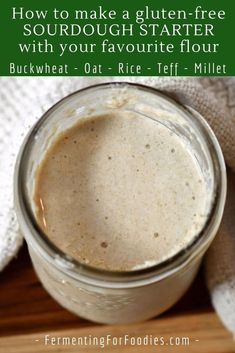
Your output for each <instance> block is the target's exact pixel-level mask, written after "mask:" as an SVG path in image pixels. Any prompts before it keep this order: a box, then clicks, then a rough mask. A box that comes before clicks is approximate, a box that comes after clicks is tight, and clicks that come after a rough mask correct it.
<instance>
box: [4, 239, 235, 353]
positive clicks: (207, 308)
mask: <svg viewBox="0 0 235 353" xmlns="http://www.w3.org/2000/svg"><path fill="white" fill-rule="evenodd" d="M0 286H1V287H0V353H17V352H18V353H19V352H20V353H34V352H35V353H36V352H37V353H40V352H91V353H92V352H94V353H96V352H111V353H112V352H128V353H138V352H144V353H145V352H146V353H148V352H160V353H161V352H179V353H180V352H189V353H191V352H193V353H197V352H202V353H228V352H235V343H234V341H233V339H232V336H231V334H229V333H228V332H227V331H226V329H225V328H224V327H223V326H222V324H221V323H220V321H219V319H218V318H217V316H216V314H215V313H214V312H213V310H212V308H211V305H210V301H209V297H208V293H207V290H206V288H205V285H204V282H203V276H202V273H199V275H198V277H197V279H196V281H195V282H194V284H193V286H192V287H191V288H190V290H189V291H188V293H187V294H186V295H185V296H184V297H183V298H182V299H181V300H180V302H179V303H177V304H176V305H175V306H174V308H172V309H170V310H168V311H167V312H166V313H164V314H163V315H161V316H160V317H158V318H154V319H152V320H149V321H147V322H142V323H138V324H133V325H122V326H108V325H98V324H94V323H91V322H88V321H86V320H83V319H81V318H79V317H76V316H75V315H73V314H71V313H69V312H67V311H66V310H64V309H63V308H61V307H60V306H59V305H58V304H57V303H56V302H55V301H54V300H53V299H51V298H50V296H49V295H48V294H47V292H46V291H45V290H44V289H43V288H42V286H41V284H40V282H39V281H38V279H37V277H36V275H35V274H34V271H33V269H32V265H31V262H30V259H29V255H28V252H27V249H26V246H25V245H24V247H23V248H22V249H21V251H20V253H19V255H18V258H17V259H15V260H14V261H13V262H12V263H11V264H10V265H9V266H8V268H7V269H6V270H5V271H4V272H3V273H1V274H0ZM109 334H110V335H113V336H117V337H122V336H124V335H129V336H130V337H131V336H135V337H137V336H141V337H143V336H145V335H153V336H164V339H165V341H167V340H169V338H170V336H174V337H176V336H179V337H182V336H184V337H187V336H188V337H190V345H189V346H183V345H181V346H169V345H165V346H155V347H154V346H150V345H148V346H143V345H142V346H131V345H128V346H125V347H123V346H118V347H117V346H113V345H109V346H107V347H105V348H103V349H102V348H100V347H98V346H86V345H84V346H72V345H69V346H61V345H47V346H45V344H44V337H45V335H51V336H56V337H61V336H62V337H67V336H70V337H73V336H75V337H78V336H79V337H84V336H89V335H92V336H97V337H101V336H105V335H109Z"/></svg>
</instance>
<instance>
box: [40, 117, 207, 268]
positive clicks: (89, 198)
mask: <svg viewBox="0 0 235 353" xmlns="http://www.w3.org/2000/svg"><path fill="white" fill-rule="evenodd" d="M36 174H37V175H36V181H35V196H34V199H35V204H36V206H37V209H38V212H37V218H38V221H39V223H40V225H41V227H42V228H43V230H44V231H45V233H46V234H47V236H48V237H49V238H50V240H51V241H52V242H54V243H55V244H56V245H57V246H58V247H59V248H60V249H62V250H63V251H64V252H65V253H66V254H68V255H70V256H72V257H74V258H75V259H77V260H78V261H80V262H82V263H86V264H89V265H91V266H95V267H98V268H101V269H108V270H118V271H127V270H133V269H137V268H144V267H148V266H150V265H153V264H156V263H159V262H161V261H163V260H165V259H167V258H169V257H170V256H171V255H173V254H175V253H176V252H178V251H179V250H180V249H182V248H183V247H184V246H185V245H187V244H188V243H189V242H190V241H191V240H192V239H193V238H194V236H195V235H196V234H197V233H198V232H199V231H200V230H201V228H202V227H203V225H204V223H205V219H206V217H207V195H206V185H205V181H204V179H203V176H202V173H201V171H200V169H199V166H198V164H197V162H196V159H195V157H194V156H193V155H192V154H191V152H190V150H189V148H188V147H187V146H186V145H185V144H184V142H183V140H182V139H181V138H180V137H178V136H177V135H176V134H174V133H173V132H172V131H171V130H169V129H168V128H167V127H165V126H164V125H162V124H161V123H159V122H156V121H153V120H151V119H149V118H145V117H142V116H141V115H138V114H135V113H130V112H118V111H117V112H116V113H115V112H113V111H112V112H110V113H109V114H108V113H107V114H106V115H100V116H95V117H94V116H93V117H92V118H84V119H81V120H80V121H79V122H78V123H77V124H76V125H74V126H73V127H72V128H70V129H68V130H66V131H65V132H63V133H61V134H60V135H59V136H58V137H57V138H56V139H55V141H54V143H53V144H52V145H51V147H50V148H49V150H48V151H47V153H46V154H45V156H44V159H43V161H42V162H41V164H40V166H39V167H38V170H37V173H36Z"/></svg>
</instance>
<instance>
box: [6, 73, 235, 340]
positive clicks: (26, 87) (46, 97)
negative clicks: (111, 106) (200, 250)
mask: <svg viewBox="0 0 235 353" xmlns="http://www.w3.org/2000/svg"><path fill="white" fill-rule="evenodd" d="M106 81H131V82H139V83H142V84H147V85H150V86H154V87H157V88H159V89H162V90H165V91H168V92H170V93H171V94H173V95H176V96H177V97H178V99H180V100H181V102H183V103H186V104H188V105H190V106H192V107H193V108H195V109H196V110H198V111H199V112H200V113H201V114H202V115H203V116H204V117H206V119H207V121H208V122H209V124H210V125H211V127H212V128H213V130H214V132H215V133H216V135H217V138H218V140H219V142H220V144H221V146H222V149H223V152H224V155H225V159H226V162H227V165H228V166H229V167H231V169H232V170H233V171H234V172H235V77H224V78H206V77H204V78H197V77H195V78H194V77H1V78H0V102H1V109H0V181H1V182H0V205H1V207H0V270H2V269H3V268H4V267H5V266H6V265H7V263H8V262H9V261H10V260H11V259H12V257H13V256H15V254H16V253H17V250H18V249H19V247H20V245H21V244H22V237H21V235H20V233H19V231H18V225H17V221H16V217H15V213H14V209H13V182H12V180H13V170H14V164H15V158H16V155H17V152H18V150H19V147H20V145H21V143H22V140H23V138H24V136H25V134H26V133H27V131H28V129H29V127H30V126H32V124H34V123H35V121H36V120H37V119H38V118H39V117H40V116H41V115H42V113H43V112H45V111H46V110H47V109H48V108H49V107H50V106H51V105H52V104H54V103H55V102H56V101H58V100H59V99H60V98H62V97H64V96H66V95H67V94H69V93H71V92H73V91H75V90H77V89H79V88H81V87H84V86H87V85H91V84H96V83H101V82H106ZM231 178H233V179H231V181H230V182H229V191H228V194H229V198H228V201H227V205H226V210H225V215H224V217H223V221H222V225H221V227H220V231H219V234H218V236H217V237H216V239H215V241H214V242H213V244H212V246H211V248H210V249H209V251H208V253H207V255H206V258H205V272H206V279H207V284H208V288H209V290H210V294H211V297H212V303H213V305H214V307H215V309H216V310H217V312H218V314H219V316H220V318H221V320H222V321H223V322H224V324H225V325H226V326H227V327H228V329H229V330H231V331H232V332H233V333H235V217H234V215H233V214H232V210H234V207H235V201H234V200H235V177H233V176H232V177H231Z"/></svg>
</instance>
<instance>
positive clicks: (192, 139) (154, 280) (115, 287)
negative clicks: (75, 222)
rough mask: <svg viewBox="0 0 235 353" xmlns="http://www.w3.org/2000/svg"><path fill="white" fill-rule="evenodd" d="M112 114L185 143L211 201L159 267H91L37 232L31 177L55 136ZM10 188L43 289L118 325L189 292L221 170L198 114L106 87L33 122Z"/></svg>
mask: <svg viewBox="0 0 235 353" xmlns="http://www.w3.org/2000/svg"><path fill="white" fill-rule="evenodd" d="M127 97H132V98H133V97H134V98H135V99H129V98H128V99H127ZM114 98H115V99H114ZM117 109H118V110H120V111H122V110H125V111H134V112H136V113H138V114H142V115H144V116H146V118H151V119H155V120H156V119H158V121H159V119H160V120H161V123H162V124H165V125H166V126H168V127H170V129H172V131H174V132H175V133H177V134H178V135H179V136H181V137H182V138H183V139H184V141H186V143H188V144H190V147H191V149H192V151H193V153H194V155H195V156H196V158H197V161H198V164H199V166H200V168H201V171H202V173H203V175H204V176H205V180H206V182H207V184H208V185H207V186H208V192H209V194H210V199H211V205H210V210H209V216H208V219H207V221H206V222H205V224H204V227H203V229H201V231H200V232H199V234H197V235H195V237H194V238H193V240H192V241H191V242H190V243H189V244H187V245H186V246H185V247H184V248H182V249H181V250H180V251H178V253H176V254H175V255H174V256H171V257H170V258H168V259H167V260H164V261H163V262H161V263H158V264H156V265H153V266H150V267H147V268H144V269H136V270H133V271H123V272H118V271H117V272H114V271H106V270H100V269H98V268H93V267H90V266H88V265H86V264H82V263H79V262H78V261H76V260H75V259H73V258H71V257H70V256H68V255H66V254H65V253H63V252H62V251H61V250H60V249H58V248H57V247H56V246H55V244H53V243H52V242H51V241H50V240H49V239H48V238H47V236H46V234H44V233H43V232H42V230H41V229H40V227H39V226H38V224H37V222H36V217H35V205H34V202H33V190H34V182H35V171H36V169H37V166H38V165H39V163H40V161H41V160H42V158H43V156H44V155H45V151H46V150H47V149H48V147H49V146H50V143H51V142H52V141H53V139H54V138H55V136H57V134H58V133H60V132H61V131H63V130H65V129H67V128H69V127H71V126H72V125H74V123H75V122H76V121H77V120H78V119H80V118H82V117H83V116H85V115H86V116H87V115H89V116H92V115H93V114H98V113H105V112H106V111H107V110H108V111H109V112H110V110H117ZM159 112H160V114H159ZM14 190H15V208H16V212H17V216H18V221H19V224H20V228H21V231H22V234H23V235H24V237H25V239H26V242H27V244H28V248H29V253H30V256H31V259H32V262H33V265H34V268H35V271H36V273H37V274H38V277H39V278H40V280H41V282H42V284H43V286H44V287H45V288H46V290H47V291H48V292H49V293H50V294H51V295H52V297H53V298H55V299H56V300H57V301H58V302H59V303H60V304H61V305H62V306H63V307H65V308H67V309H68V310H70V311H72V312H73V313H75V314H77V315H79V316H82V317H84V318H87V319H89V320H93V321H96V322H100V323H109V324H117V323H128V322H135V321H140V320H145V319H148V318H151V317H153V316H156V315H158V314H160V313H162V312H163V311H165V310H167V309H168V308H169V307H171V306H172V305H173V304H174V303H175V302H176V301H177V300H178V299H179V298H180V297H181V296H182V295H183V294H184V293H185V291H186V290H187V289H188V287H189V286H190V284H191V283H192V281H193V279H194V277H195V275H196V273H197V271H198V268H199V265H200V263H201V260H202V257H203V255H204V253H205V251H206V250H207V248H208V247H209V245H210V243H211V242H212V240H213V238H214V237H215V235H216V232H217V230H218V227H219V224H220V221H221V217H222V213H223V208H224V203H225V196H226V171H225V164H224V159H223V155H222V152H221V149H220V146H219V144H218V142H217V140H216V137H215V135H214V133H213V132H212V130H211V129H210V127H209V126H208V124H207V123H206V121H205V120H204V119H203V118H202V116H201V115H200V114H199V113H197V112H196V111H194V110H193V109H192V108H190V107H186V106H182V105H181V104H179V103H178V102H176V101H174V100H173V99H171V98H169V97H168V96H167V95H165V94H163V93H161V92H159V91H157V90H156V89H153V88H150V87H146V86H143V85H138V84H130V83H123V82H122V83H105V84H101V85H96V86H91V87H87V88H85V89H82V90H80V91H77V92H75V93H73V94H71V95H69V96H68V97H66V98H64V99H62V100H61V101H60V102H58V103H57V104H55V105H54V106H53V107H52V108H51V109H50V110H49V111H47V112H46V113H45V114H44V115H43V117H42V118H41V119H40V120H39V121H38V122H37V123H36V125H35V126H34V127H33V128H32V130H31V131H30V132H29V134H28V136H27V137H26V139H25V141H24V143H23V145H22V147H21V150H20V152H19V156H18V159H17V163H16V168H15V186H14Z"/></svg>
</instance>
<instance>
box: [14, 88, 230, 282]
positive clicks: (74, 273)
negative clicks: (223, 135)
mask: <svg viewBox="0 0 235 353" xmlns="http://www.w3.org/2000/svg"><path fill="white" fill-rule="evenodd" d="M128 86H129V87H133V86H134V87H136V88H138V89H140V90H144V91H145V92H149V93H153V94H155V95H158V96H160V97H162V98H163V99H165V100H167V101H168V102H170V103H172V104H174V105H175V106H176V107H178V109H180V110H181V111H183V112H184V113H186V114H187V115H188V116H191V117H193V119H195V121H196V122H197V124H199V125H200V127H201V128H203V132H204V134H205V136H204V138H207V139H208V145H209V148H210V153H212V154H213V157H214V158H213V159H212V160H213V164H214V165H213V167H214V168H215V169H216V171H217V174H216V178H215V197H214V202H213V204H212V205H211V209H210V213H209V216H208V219H207V221H206V223H205V224H204V227H203V228H202V229H201V231H200V232H199V233H198V234H197V235H195V237H194V238H193V240H192V241H191V242H190V243H188V244H186V245H185V247H183V248H181V249H180V250H179V251H178V252H177V253H176V254H174V255H172V256H170V257H169V258H167V259H165V260H163V261H162V262H160V263H157V264H155V265H152V266H149V267H146V268H142V269H136V270H130V271H112V270H106V269H99V268H95V267H92V266H89V265H87V264H84V263H81V262H79V261H78V260H76V259H74V258H73V257H71V256H68V255H67V254H66V253H65V252H63V251H62V250H61V249H59V248H58V247H57V246H56V245H55V244H54V243H53V242H52V241H51V240H50V239H49V238H48V237H47V236H46V234H45V233H44V232H43V231H42V229H41V228H40V227H39V225H38V224H37V222H36V220H35V217H34V216H33V213H32V210H31V207H30V206H29V203H28V200H27V195H26V192H25V184H24V175H25V172H26V168H27V161H28V157H29V155H30V152H29V151H30V146H31V143H33V140H34V136H35V134H36V132H37V131H38V129H39V128H40V127H41V126H42V125H43V124H44V123H45V122H46V121H47V119H49V118H50V115H51V113H53V112H54V111H55V110H56V109H58V108H59V107H60V106H61V105H63V104H64V102H66V101H67V100H68V99H69V98H71V97H73V96H75V95H78V94H81V93H86V92H89V91H91V90H97V89H99V88H121V87H128ZM225 197H226V168H225V162H224V158H223V154H222V151H221V148H220V145H219V143H218V141H217V138H216V137H215V135H214V132H213V131H212V129H211V128H210V126H209V125H208V123H207V122H206V121H205V119H204V118H203V117H202V115H201V114H199V113H198V112H197V111H195V110H194V109H192V108H191V107H188V106H185V105H183V104H181V103H180V102H178V101H177V100H176V99H175V98H172V96H170V95H168V94H167V93H165V92H164V93H163V92H162V91H160V90H158V89H156V88H153V87H150V86H146V85H142V84H139V83H130V82H125V81H121V82H119V81H118V82H105V83H101V84H96V85H92V86H87V87H85V88H82V89H79V90H77V91H75V92H73V93H71V94H69V95H67V96H66V97H64V98H62V99H61V100H59V101H58V102H57V103H55V104H54V105H53V106H52V107H51V108H50V109H49V110H47V111H46V112H45V113H44V114H43V115H42V117H41V118H40V119H39V120H38V121H37V122H36V124H35V125H34V126H33V128H32V129H31V130H30V131H29V133H28V135H27V136H26V138H25V140H24V143H23V144H22V146H21V149H20V152H19V154H18V157H17V162H16V166H15V175H14V198H15V208H16V211H17V216H18V219H19V223H20V228H22V230H23V229H28V230H29V232H28V233H30V234H31V235H32V236H31V237H30V239H27V237H26V240H27V241H29V242H30V243H31V244H33V246H34V247H35V248H37V249H38V250H39V252H41V254H42V255H44V257H45V258H46V259H47V260H48V261H49V262H52V263H53V264H54V265H55V266H58V267H59V268H60V269H61V270H62V271H65V272H66V273H67V274H70V276H71V277H73V278H75V279H76V278H79V279H81V277H82V278H83V279H85V280H86V278H87V279H88V278H90V279H94V280H97V281H98V282H100V281H102V282H104V281H106V282H117V283H120V282H125V283H126V284H127V283H128V282H129V283H131V282H140V281H142V282H143V281H145V280H146V279H149V278H152V277H154V278H155V280H156V278H157V279H158V280H160V279H162V278H164V277H166V276H167V275H170V274H173V273H175V272H176V271H177V270H178V269H179V268H180V267H182V266H185V264H186V263H189V262H191V261H192V260H193V259H194V258H196V257H197V256H198V255H199V254H200V252H201V251H202V250H203V249H205V248H207V247H208V246H209V244H210V242H211V241H212V239H213V237H214V236H215V233H216V231H217V229H218V227H219V223H220V221H221V218H222V213H223V209H224V204H225ZM23 233H24V232H23Z"/></svg>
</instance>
